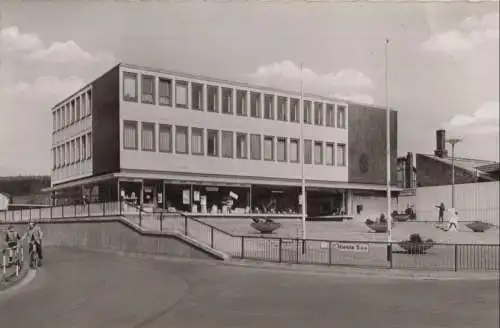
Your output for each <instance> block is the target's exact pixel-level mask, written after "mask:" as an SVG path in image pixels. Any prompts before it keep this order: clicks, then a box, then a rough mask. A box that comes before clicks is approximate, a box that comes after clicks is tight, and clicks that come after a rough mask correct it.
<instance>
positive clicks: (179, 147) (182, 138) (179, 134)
mask: <svg viewBox="0 0 500 328" xmlns="http://www.w3.org/2000/svg"><path fill="white" fill-rule="evenodd" d="M188 149H189V145H188V128H187V127H185V126H176V127H175V152H176V153H177V154H187V153H188Z"/></svg>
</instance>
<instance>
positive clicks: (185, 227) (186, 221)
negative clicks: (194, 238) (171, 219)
mask: <svg viewBox="0 0 500 328" xmlns="http://www.w3.org/2000/svg"><path fill="white" fill-rule="evenodd" d="M184 235H186V236H187V235H188V220H187V216H184Z"/></svg>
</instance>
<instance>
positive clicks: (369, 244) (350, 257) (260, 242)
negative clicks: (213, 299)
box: [0, 202, 500, 272]
mask: <svg viewBox="0 0 500 328" xmlns="http://www.w3.org/2000/svg"><path fill="white" fill-rule="evenodd" d="M110 216H122V217H124V218H126V219H127V220H129V221H131V222H132V223H135V224H137V225H138V226H140V227H142V228H143V229H145V230H147V231H159V232H162V231H165V232H166V231H169V232H173V231H176V232H178V233H180V234H182V235H184V236H187V237H190V238H193V239H195V240H196V241H198V242H199V243H202V244H204V245H206V246H208V247H211V248H213V249H215V250H218V251H222V252H224V253H226V254H227V255H229V256H231V257H233V258H239V259H250V260H259V261H270V262H281V263H297V264H320V265H344V266H356V267H376V268H389V269H412V270H449V271H481V272H484V271H500V260H499V259H500V245H499V244H446V243H432V247H431V248H430V249H427V250H424V249H419V247H420V246H415V245H414V246H413V248H412V250H411V251H410V252H409V251H408V250H407V249H405V248H403V247H402V246H401V245H400V244H399V243H388V242H375V241H342V240H320V239H306V240H302V239H300V238H287V237H275V236H264V235H256V236H243V235H236V234H232V233H230V232H227V231H224V230H223V229H220V228H218V227H215V226H213V225H211V224H209V223H206V222H203V221H201V220H198V219H196V218H194V217H190V216H188V215H187V214H185V213H181V212H168V211H165V210H147V209H144V208H142V207H139V206H135V205H128V204H124V203H121V202H113V203H92V204H87V205H72V206H71V205H69V206H68V205H65V206H54V207H50V208H43V209H31V210H30V211H28V210H24V211H21V210H20V211H8V212H4V213H3V214H2V213H0V222H2V221H7V222H23V221H26V220H39V221H44V220H51V221H57V219H61V218H78V217H87V218H89V217H90V218H96V219H98V218H99V217H110ZM403 246H404V245H403Z"/></svg>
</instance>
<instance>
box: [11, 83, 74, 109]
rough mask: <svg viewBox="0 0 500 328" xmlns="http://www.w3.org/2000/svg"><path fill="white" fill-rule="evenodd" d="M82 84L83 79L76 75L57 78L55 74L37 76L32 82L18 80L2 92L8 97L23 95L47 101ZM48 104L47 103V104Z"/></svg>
mask: <svg viewBox="0 0 500 328" xmlns="http://www.w3.org/2000/svg"><path fill="white" fill-rule="evenodd" d="M82 86H83V81H82V80H81V79H80V78H78V77H74V76H72V77H68V78H65V79H59V78H58V77H56V76H44V77H39V78H37V79H36V80H35V82H33V83H27V82H24V81H21V82H18V83H17V84H16V85H14V86H12V87H8V88H5V89H4V90H3V91H2V93H3V95H4V96H6V97H9V98H17V99H22V98H24V97H25V96H29V97H30V98H33V99H37V100H40V98H42V99H43V100H47V101H54V100H56V101H57V100H59V99H63V98H65V97H67V96H69V95H71V94H72V93H74V92H76V91H77V90H78V89H80V88H81V87H82ZM47 105H49V104H47Z"/></svg>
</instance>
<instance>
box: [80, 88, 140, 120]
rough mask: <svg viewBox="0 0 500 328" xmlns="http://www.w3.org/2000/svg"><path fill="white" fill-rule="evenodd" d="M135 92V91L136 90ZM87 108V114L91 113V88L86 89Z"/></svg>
mask: <svg viewBox="0 0 500 328" xmlns="http://www.w3.org/2000/svg"><path fill="white" fill-rule="evenodd" d="M136 94H137V92H136ZM136 101H137V98H136ZM87 109H88V111H89V115H92V90H89V91H87Z"/></svg>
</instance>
